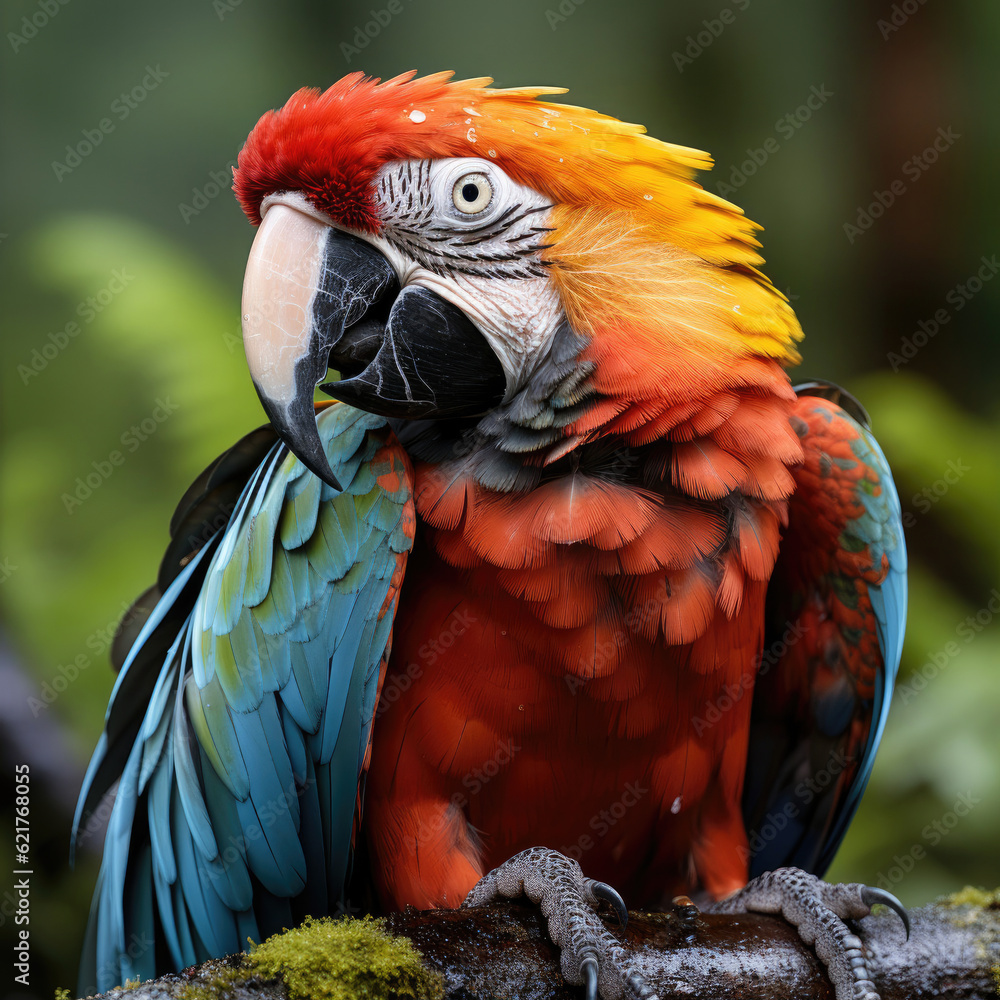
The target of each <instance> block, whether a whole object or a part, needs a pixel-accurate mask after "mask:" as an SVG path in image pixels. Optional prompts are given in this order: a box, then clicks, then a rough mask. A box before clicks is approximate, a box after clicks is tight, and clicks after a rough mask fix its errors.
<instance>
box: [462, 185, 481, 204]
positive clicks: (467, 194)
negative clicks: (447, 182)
mask: <svg viewBox="0 0 1000 1000" xmlns="http://www.w3.org/2000/svg"><path fill="white" fill-rule="evenodd" d="M462 197H463V198H464V199H465V200H466V201H468V202H470V203H471V202H474V201H475V200H476V199H477V198H478V197H479V185H478V184H473V183H472V182H471V181H469V183H468V184H463V185H462Z"/></svg>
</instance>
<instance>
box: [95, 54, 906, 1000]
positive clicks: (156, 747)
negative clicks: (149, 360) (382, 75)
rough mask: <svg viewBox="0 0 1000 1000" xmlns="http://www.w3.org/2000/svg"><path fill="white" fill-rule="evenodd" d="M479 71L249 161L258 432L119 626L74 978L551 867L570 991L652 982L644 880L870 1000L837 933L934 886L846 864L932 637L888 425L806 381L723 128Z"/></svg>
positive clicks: (264, 143)
mask: <svg viewBox="0 0 1000 1000" xmlns="http://www.w3.org/2000/svg"><path fill="white" fill-rule="evenodd" d="M450 78H451V74H449V73H439V74H435V75H431V76H425V77H422V78H417V77H416V74H415V73H407V74H404V75H402V76H399V77H396V78H395V79H391V80H388V81H386V82H380V81H378V80H377V79H370V78H366V77H365V76H363V74H360V73H352V74H351V75H349V76H347V77H345V78H344V79H342V80H340V81H339V82H338V83H336V84H334V85H333V86H332V87H330V88H329V89H328V90H326V91H324V92H319V91H317V90H309V89H303V90H300V91H298V92H297V93H295V94H293V95H292V97H291V98H290V99H289V100H288V102H287V103H286V104H285V105H284V106H283V107H281V108H280V109H278V110H275V111H270V112H268V113H267V114H265V115H264V116H263V117H262V118H261V119H260V121H259V122H258V124H257V125H256V127H255V128H254V129H253V131H252V133H251V134H250V136H249V138H248V139H247V142H246V144H245V146H244V148H243V150H242V152H241V153H240V156H239V160H238V166H237V168H236V169H235V171H234V190H235V192H236V195H237V197H238V199H239V201H240V204H241V205H242V207H243V210H244V211H245V213H246V215H247V216H248V218H249V220H250V222H251V223H252V224H253V225H254V226H256V227H257V233H256V237H255V239H254V241H253V247H252V249H251V251H250V257H249V262H248V265H247V270H246V277H245V283H244V292H243V305H242V327H243V339H244V344H245V349H246V358H247V363H248V367H249V372H250V375H251V377H252V380H253V383H254V386H255V387H256V390H257V393H258V395H259V397H260V400H261V403H262V404H263V407H264V410H265V412H266V414H267V416H268V419H269V421H270V423H269V425H268V426H265V427H262V428H260V429H258V430H256V431H254V432H253V433H251V434H249V435H248V436H247V437H245V438H244V439H243V440H242V441H240V442H239V443H238V444H236V445H235V446H234V447H232V448H230V450H229V451H227V452H226V453H225V454H223V455H222V456H221V457H220V458H219V459H218V460H217V461H216V462H215V463H213V464H212V465H211V466H210V467H209V468H208V469H207V470H206V471H205V472H204V473H203V474H202V475H201V476H200V477H199V478H198V479H197V480H196V482H195V483H194V485H193V486H191V488H190V489H189V490H188V491H187V493H186V494H185V495H184V497H183V499H182V500H181V502H180V505H179V506H178V508H177V512H176V513H175V515H174V517H173V520H172V522H171V525H170V539H171V540H170V543H169V546H168V548H167V552H166V555H165V557H164V559H163V563H162V565H161V567H160V571H159V575H158V578H157V582H156V584H155V585H154V586H153V587H152V588H151V589H150V590H149V591H147V592H146V593H145V594H144V595H142V596H141V597H140V598H139V600H138V602H137V605H136V608H135V609H134V612H133V613H132V614H130V615H129V616H128V619H127V620H128V623H129V624H128V626H127V627H126V629H125V630H124V631H123V633H122V635H121V636H120V637H119V639H118V641H117V643H116V646H115V649H114V650H113V659H114V661H115V665H116V666H117V667H118V668H119V672H118V677H117V682H116V684H115V687H114V690H113V693H112V696H111V701H110V706H109V708H108V712H107V716H106V724H105V730H104V733H103V735H102V736H101V738H100V742H99V744H98V747H97V750H96V752H95V754H94V757H93V760H92V762H91V765H90V768H89V771H88V774H87V777H86V782H85V785H84V789H83V792H82V794H81V797H80V802H79V806H78V809H77V818H76V826H77V828H79V824H80V823H81V822H82V821H83V820H84V819H85V818H86V817H87V816H88V815H89V814H90V813H91V812H92V811H93V810H94V808H95V807H96V805H97V804H98V803H99V801H100V800H101V797H102V796H103V795H104V794H105V793H106V792H107V791H108V789H109V788H110V787H111V785H112V784H113V783H114V782H115V781H117V797H116V799H115V801H114V806H113V809H112V811H111V816H110V821H109V825H108V829H107V834H106V842H105V848H104V859H103V864H102V868H101V872H100V876H99V882H98V886H97V889H96V892H95V896H94V903H93V906H92V910H91V919H90V923H89V929H88V937H87V943H86V948H85V954H84V962H83V981H84V982H85V983H86V985H87V986H89V987H93V986H97V987H99V988H100V989H107V988H108V987H110V986H112V985H114V984H116V983H118V982H120V981H122V980H123V979H128V978H134V977H136V976H138V977H140V978H147V977H149V976H152V975H153V974H154V973H157V972H160V971H164V970H168V969H171V968H174V969H180V968H183V967H185V966H187V965H190V964H192V963H194V962H196V961H199V960H202V959H205V958H207V957H209V956H220V955H224V954H226V953H230V952H235V951H238V950H239V949H240V948H241V947H243V946H244V945H245V944H246V942H247V939H248V938H250V939H253V940H257V941H259V940H261V939H262V937H264V936H267V935H268V934H270V933H272V932H275V931H278V930H280V929H281V928H282V927H286V926H292V925H293V924H294V923H295V922H296V921H298V920H300V919H301V918H302V917H303V916H304V915H306V914H313V915H320V914H329V913H337V912H343V909H344V907H345V906H346V905H348V903H349V904H350V905H352V906H357V905H363V906H365V907H368V908H382V909H392V908H399V907H403V906H405V905H407V904H412V905H414V906H416V907H421V908H427V907H457V906H460V905H462V904H463V902H465V903H467V905H476V904H481V903H485V902H488V901H490V900H491V899H494V898H497V897H499V896H506V897H516V896H518V895H520V894H522V893H524V894H526V895H527V896H529V897H530V898H531V899H532V900H534V901H535V902H538V903H541V904H542V907H543V910H544V912H545V913H546V915H547V916H548V918H549V930H550V933H551V935H552V937H553V939H554V940H555V941H556V942H557V943H558V944H559V945H560V946H561V947H562V968H563V972H564V975H565V976H566V978H567V980H568V981H570V982H573V983H583V984H585V985H586V989H587V993H588V996H590V997H594V996H596V995H597V994H598V993H600V995H601V996H602V997H603V998H605V1000H617V998H619V997H626V996H638V997H651V996H652V995H653V994H652V989H651V987H650V986H649V984H648V983H646V982H645V980H644V979H643V978H642V976H641V975H639V974H638V972H636V971H635V970H634V969H633V968H632V967H631V965H630V962H629V958H628V956H627V954H626V953H625V952H624V951H623V949H622V947H621V946H620V945H619V943H618V941H617V939H616V938H615V937H614V935H613V934H612V933H611V932H610V931H609V930H608V929H607V928H606V927H605V925H604V923H603V922H602V920H601V919H600V917H599V913H598V909H599V907H600V906H601V905H602V903H610V904H611V905H612V907H613V908H614V909H615V910H616V911H618V914H619V918H620V919H624V918H625V916H626V913H627V911H626V910H625V907H624V903H623V901H622V896H620V895H619V893H618V891H617V890H618V889H620V890H621V892H622V893H623V894H624V895H625V896H626V897H627V898H628V899H629V900H630V901H631V902H632V903H634V904H637V905H641V906H644V907H656V906H662V905H664V904H665V903H667V902H668V901H669V900H670V899H671V898H672V897H674V896H676V895H678V894H686V895H688V896H693V897H695V898H696V899H698V900H700V901H701V903H702V904H703V905H706V906H710V907H711V906H714V907H715V908H716V909H721V910H723V911H726V912H740V911H746V910H760V911H765V912H775V913H778V912H780V913H783V914H784V916H785V917H786V919H788V920H789V921H791V922H792V923H793V924H795V925H796V926H797V927H798V929H799V933H800V934H801V936H802V937H803V939H804V940H805V941H807V942H809V943H812V942H815V947H816V951H817V953H818V954H819V955H820V956H821V958H822V960H823V962H824V963H825V965H826V966H827V968H828V971H829V973H830V976H831V979H832V981H833V983H834V985H835V987H836V994H837V996H838V998H841V1000H844V998H846V997H855V998H857V997H869V998H872V997H876V996H877V994H876V992H875V987H874V985H873V984H872V982H871V980H870V977H869V973H868V969H867V966H866V963H865V958H864V953H863V950H862V943H861V941H860V940H859V939H858V938H857V937H855V936H854V935H853V934H852V933H851V932H850V931H849V929H848V927H847V924H846V923H845V921H846V920H850V919H853V918H857V917H860V916H863V915H864V914H867V913H868V912H869V910H870V907H871V906H872V905H873V904H874V903H876V902H887V903H889V904H890V905H892V906H894V907H895V908H897V910H899V912H900V914H901V916H903V917H904V919H905V911H902V910H901V908H900V907H899V904H898V902H897V901H896V900H895V899H894V898H893V897H892V896H890V895H888V894H887V893H884V892H882V891H881V890H876V889H872V888H870V887H866V886H863V885H846V886H844V885H838V886H834V885H829V884H827V883H825V882H822V881H820V878H819V876H821V875H822V874H823V872H824V871H825V870H826V868H827V866H828V865H829V863H830V861H831V859H832V857H833V855H834V853H835V852H836V850H837V846H838V844H839V843H840V841H841V839H842V837H843V836H844V833H845V830H846V828H847V826H848V823H849V822H850V820H851V817H852V815H853V813H854V812H855V810H856V808H857V806H858V802H859V800H860V798H861V795H862V793H863V791H864V789H865V785H866V783H867V781H868V778H869V775H870V774H871V770H872V764H873V759H874V755H875V751H876V748H877V746H878V743H879V740H880V738H881V736H882V732H883V729H884V726H885V722H886V714H887V711H888V708H889V701H890V697H891V692H892V687H893V681H894V678H895V675H896V670H897V666H898V662H899V656H900V647H901V644H902V639H903V629H904V623H905V609H906V575H905V570H906V554H905V547H904V542H903V534H902V525H901V517H900V506H899V500H898V498H897V495H896V491H895V488H894V486H893V482H892V477H891V474H890V471H889V468H888V466H887V464H886V461H885V458H884V456H883V455H882V452H881V451H880V450H879V447H878V445H877V444H876V442H875V440H874V438H873V437H872V435H871V433H870V431H869V426H868V420H867V417H866V415H865V413H864V411H863V410H862V409H861V408H860V405H859V404H858V403H857V402H856V401H854V400H853V399H852V398H851V397H850V396H848V395H847V394H846V393H845V392H844V391H842V390H839V389H838V388H837V387H835V386H833V385H831V384H829V383H823V382H812V383H807V384H803V385H799V386H797V387H793V386H792V384H791V382H790V380H789V377H788V375H787V372H786V369H787V368H788V367H790V366H792V365H795V364H796V363H797V362H798V361H799V354H798V351H797V348H796V344H797V342H798V341H799V339H800V338H801V335H802V333H801V329H800V327H799V324H798V322H797V320H796V317H795V315H794V313H793V311H792V309H791V308H790V306H789V304H788V301H787V300H786V297H785V296H784V295H782V294H781V293H780V292H779V291H778V290H777V289H776V288H775V287H774V286H773V285H772V284H771V282H770V281H769V280H768V279H767V278H766V277H765V276H764V274H763V273H762V272H761V271H760V270H759V267H760V265H761V264H762V258H761V256H760V254H759V252H758V250H759V247H760V244H759V242H758V241H757V239H756V238H755V233H756V231H757V230H758V229H759V227H758V226H756V225H755V224H754V223H752V222H750V221H748V220H747V219H746V218H745V216H744V215H743V213H742V212H741V211H740V209H738V208H737V207H736V206H734V205H732V204H730V203H729V202H727V201H725V200H724V199H722V198H721V197H718V196H716V195H715V194H712V193H710V192H708V191H706V190H704V189H703V188H702V187H701V186H700V185H699V184H698V183H697V182H696V181H695V179H694V177H695V173H696V171H698V170H702V169H706V168H708V167H709V166H710V165H711V159H710V158H709V156H708V155H707V154H705V153H702V152H699V151H697V150H694V149H688V148H685V147H682V146H677V145H671V144H668V143H665V142H660V141H658V140H656V139H653V138H651V137H649V136H647V135H646V134H644V133H645V130H644V129H643V128H642V127H640V126H637V125H631V124H626V123H623V122H621V121H618V120H616V119H614V118H611V117H607V116H605V115H602V114H598V113H596V112H594V111H590V110H587V109H584V108H578V107H573V106H570V105H567V104H562V103H556V102H553V101H552V100H550V98H551V97H552V96H553V95H556V94H561V93H564V91H563V90H559V89H556V88H549V87H537V88H524V89H494V88H492V87H491V86H490V84H491V83H492V81H491V80H489V79H474V80H465V81H461V82H454V81H452V80H451V79H450ZM328 368H333V369H335V371H336V372H337V373H339V379H338V380H336V381H332V382H329V383H325V384H323V385H321V386H320V388H321V389H322V391H323V392H324V393H325V394H327V395H329V396H333V397H335V399H336V400H337V402H333V403H331V402H329V401H327V402H326V403H315V402H314V391H315V388H316V386H317V383H320V382H323V380H324V379H325V378H326V376H327V370H328ZM581 862H582V864H581ZM584 869H585V870H586V871H587V872H588V875H587V876H585V875H584V874H583V871H584ZM611 883H614V885H615V886H616V887H617V889H614V888H612V887H611Z"/></svg>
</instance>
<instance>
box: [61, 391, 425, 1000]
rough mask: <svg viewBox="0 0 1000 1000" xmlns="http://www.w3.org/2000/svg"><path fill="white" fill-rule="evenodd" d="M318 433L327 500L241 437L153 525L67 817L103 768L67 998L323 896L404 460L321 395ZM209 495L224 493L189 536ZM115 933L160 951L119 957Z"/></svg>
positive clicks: (378, 628) (219, 945) (335, 883)
mask: <svg viewBox="0 0 1000 1000" xmlns="http://www.w3.org/2000/svg"><path fill="white" fill-rule="evenodd" d="M317 426H318V429H319V432H320V437H321V440H322V441H323V443H324V446H325V448H326V452H327V457H328V459H329V461H330V464H331V467H332V468H333V470H334V472H335V473H336V475H337V476H338V478H339V479H340V481H341V482H342V483H345V484H346V485H345V489H344V492H343V493H340V494H337V493H335V492H333V491H332V490H330V489H329V488H328V487H327V486H326V485H325V484H323V483H321V482H320V481H319V480H318V479H317V478H316V477H315V476H314V475H313V474H312V473H310V472H308V471H307V470H306V469H305V468H304V467H303V466H302V465H301V463H300V462H298V460H297V459H295V458H294V457H293V456H290V455H289V454H288V453H287V451H285V449H284V448H283V447H281V446H279V445H277V444H275V443H274V437H273V435H271V434H264V433H262V432H257V433H256V434H255V435H254V436H251V437H248V438H247V439H245V441H244V442H242V443H241V446H237V447H238V448H240V447H242V449H243V450H242V452H241V453H240V454H238V455H236V456H235V457H233V458H227V457H226V456H224V457H223V459H220V460H219V461H218V462H217V463H215V464H214V465H213V466H212V467H210V469H209V470H206V473H205V474H203V476H202V477H200V479H199V481H198V482H197V483H196V484H195V486H193V487H192V489H191V490H190V491H189V492H188V494H187V495H186V496H185V499H184V501H182V507H184V512H183V513H181V512H179V513H178V515H177V516H176V517H175V519H174V522H173V524H172V530H174V531H176V532H177V533H178V534H177V537H176V538H175V542H174V543H173V545H172V549H171V550H170V551H169V552H168V556H169V566H168V565H167V560H165V565H164V569H162V570H161V591H162V596H161V597H160V598H159V600H158V602H157V603H156V604H155V606H154V607H153V608H152V610H151V611H150V612H149V614H148V618H147V619H146V620H145V622H144V624H143V627H142V628H141V630H140V631H139V634H138V635H137V637H136V638H135V640H134V641H133V645H132V648H131V649H130V650H129V651H128V654H127V656H126V657H125V658H124V659H125V663H124V666H123V669H122V672H121V675H120V676H119V678H118V680H117V683H116V686H115V692H114V693H113V696H112V703H111V705H110V706H109V710H108V716H107V718H108V720H109V723H108V732H106V733H105V734H104V735H102V738H101V741H100V742H99V744H98V748H97V751H96V752H95V755H94V760H93V761H92V763H91V768H90V771H89V772H88V779H87V784H86V785H85V788H84V792H83V794H82V795H81V799H80V804H79V806H78V810H77V820H76V826H77V827H78V826H79V825H80V824H81V823H82V822H83V820H84V819H85V818H86V816H87V814H88V813H89V811H90V810H91V809H92V808H93V806H94V805H95V804H96V798H97V797H99V795H100V794H101V793H102V792H103V791H104V789H105V788H106V787H107V785H108V784H109V783H110V781H113V780H114V777H115V775H114V773H113V772H114V770H115V766H116V765H117V767H118V768H119V769H120V771H119V773H120V775H121V777H120V780H119V793H118V798H117V799H116V801H115V803H114V806H113V808H112V815H111V820H110V822H109V828H108V831H109V832H108V839H107V842H106V846H105V856H104V862H103V865H102V871H101V877H100V880H99V884H98V887H97V890H96V893H95V900H94V906H93V908H92V921H91V929H90V936H89V938H88V940H89V942H90V944H89V945H88V949H89V953H88V955H86V956H85V958H84V962H83V964H82V967H81V976H82V977H88V978H87V979H85V980H83V981H82V986H81V989H82V990H83V991H84V992H93V990H94V988H98V989H100V990H102V991H104V990H106V989H108V988H109V987H111V986H114V985H116V984H117V983H118V982H120V981H121V978H122V976H123V975H124V974H126V972H127V974H128V975H139V976H141V977H142V978H148V977H149V976H151V975H153V974H154V973H155V972H157V971H161V970H158V969H157V967H156V952H157V950H158V949H159V950H160V951H162V950H166V951H168V952H169V954H170V956H171V959H172V962H173V964H174V965H175V966H176V967H177V968H182V967H184V966H186V965H189V964H191V963H193V962H196V961H200V960H202V959H204V958H207V957H209V955H219V954H224V953H227V952H229V951H233V950H236V949H238V948H239V947H241V946H243V945H244V944H245V942H246V937H247V936H248V935H250V936H257V939H258V940H259V939H260V938H259V932H260V933H270V931H271V930H273V929H280V926H281V925H282V922H283V923H288V922H289V921H291V919H292V918H293V916H295V915H297V916H298V917H299V918H301V916H303V915H304V913H305V912H314V913H315V912H320V911H319V910H317V907H318V906H322V907H323V908H329V907H330V906H332V905H334V904H335V902H336V899H337V898H338V897H339V896H340V894H341V893H342V891H343V888H344V880H345V878H346V877H347V873H348V872H349V869H350V861H351V853H352V848H353V835H354V829H355V823H356V811H357V802H358V789H359V783H360V781H361V778H362V775H361V768H362V766H363V761H364V758H365V754H366V749H367V745H368V738H369V734H370V731H371V719H372V716H373V714H374V709H375V702H376V699H377V685H378V678H379V676H380V665H381V663H382V659H383V657H384V656H385V655H386V652H387V648H388V644H389V640H390V633H391V628H392V618H393V615H394V612H395V604H396V602H395V594H394V592H393V590H392V588H394V587H395V586H398V583H399V579H400V574H399V573H398V572H397V571H398V570H399V569H400V561H401V560H402V559H405V554H406V553H407V552H408V550H409V546H410V544H411V543H412V524H413V519H412V514H408V513H407V511H408V508H409V506H410V504H411V502H412V501H411V497H410V487H411V484H410V483H409V479H408V476H403V477H400V478H401V479H402V480H403V485H401V486H400V488H398V489H396V491H395V492H394V493H393V494H391V495H390V494H388V493H386V491H385V490H383V489H382V488H381V487H380V486H379V485H378V477H379V476H380V475H381V474H382V472H383V471H389V468H387V467H385V457H384V456H385V455H386V454H387V452H386V451H385V449H386V448H387V447H388V448H390V451H389V452H388V454H389V455H390V459H389V461H390V463H392V462H396V463H397V465H396V466H395V468H396V471H398V470H399V465H398V463H399V462H402V463H403V464H404V465H405V463H406V460H405V456H403V453H402V450H401V449H399V447H398V445H396V444H394V439H393V438H392V434H391V431H389V429H388V427H387V426H386V423H385V421H384V420H383V419H382V418H379V417H374V416H371V415H369V414H365V413H362V412H361V411H358V410H353V409H352V408H350V407H347V406H343V405H335V406H331V407H329V408H328V409H326V410H324V411H323V412H322V413H321V414H319V416H318V420H317ZM251 455H256V456H257V462H256V465H253V464H252V463H251V462H250V461H249V457H250V456H251ZM379 455H381V456H382V457H381V458H379V459H378V461H379V463H380V465H379V467H378V469H376V468H375V467H374V464H373V463H374V462H375V460H376V457H377V456H379ZM390 467H391V466H390ZM239 475H242V476H245V477H246V478H245V480H244V482H243V485H242V487H239V484H238V482H237V481H236V478H235V477H237V476H239ZM213 490H215V491H218V492H219V495H220V497H222V496H230V497H233V498H234V499H233V500H231V501H230V504H231V506H230V508H229V515H228V520H227V521H226V522H225V524H224V526H223V527H222V529H221V531H220V530H215V528H213V529H212V530H205V529H203V531H202V532H201V537H200V539H199V531H198V525H197V523H196V522H195V519H196V518H197V516H198V515H199V512H201V511H203V510H204V511H206V512H213V513H216V514H217V511H218V508H219V507H221V506H222V500H221V499H220V500H219V501H218V502H216V501H215V500H213V497H214V494H213ZM191 539H195V542H194V546H195V548H194V551H192V552H191V553H190V554H189V555H185V554H184V553H183V552H182V551H180V552H179V551H178V545H180V544H181V543H184V544H188V543H189V542H190V540H191ZM171 574H172V575H171ZM139 694H141V697H139V696H138V695H139ZM119 761H121V763H118V762H119ZM140 800H141V801H142V808H141V812H140V813H138V814H137V813H136V808H137V804H138V803H139V801H140ZM139 818H141V822H140V821H139ZM314 883H315V884H314ZM302 907H308V909H305V910H304V909H302ZM133 916H134V919H133ZM136 930H141V933H143V934H152V935H153V937H154V938H155V939H156V941H157V942H159V943H158V944H157V946H156V947H150V948H147V949H145V950H144V951H142V953H141V954H139V955H133V956H131V957H130V955H129V954H128V944H129V941H128V935H129V934H130V933H132V932H133V931H136ZM135 950H136V949H133V952H134V951H135Z"/></svg>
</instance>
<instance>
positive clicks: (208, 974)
mask: <svg viewBox="0 0 1000 1000" xmlns="http://www.w3.org/2000/svg"><path fill="white" fill-rule="evenodd" d="M244 959H245V956H244V955H233V956H231V957H230V958H223V959H218V960H217V961H214V962H207V963H205V965H203V966H202V967H201V970H200V976H199V979H197V980H195V981H194V982H190V983H186V984H185V985H184V987H183V989H181V990H180V991H179V992H178V994H177V996H178V1000H230V997H232V996H233V992H232V991H233V988H234V987H235V986H238V985H239V984H240V983H243V982H245V981H246V980H247V979H249V978H251V976H250V975H248V973H247V972H246V971H245V969H244V964H243V963H244Z"/></svg>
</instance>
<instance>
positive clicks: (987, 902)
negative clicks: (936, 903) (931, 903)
mask: <svg viewBox="0 0 1000 1000" xmlns="http://www.w3.org/2000/svg"><path fill="white" fill-rule="evenodd" d="M941 902H942V903H943V904H944V905H945V906H978V907H980V908H986V907H1000V889H994V890H993V891H992V892H990V891H988V890H987V889H977V888H976V887H975V886H971V885H967V886H966V887H965V888H964V889H959V891H958V892H953V893H952V894H951V895H950V896H945V898H944V899H942V900H941Z"/></svg>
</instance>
